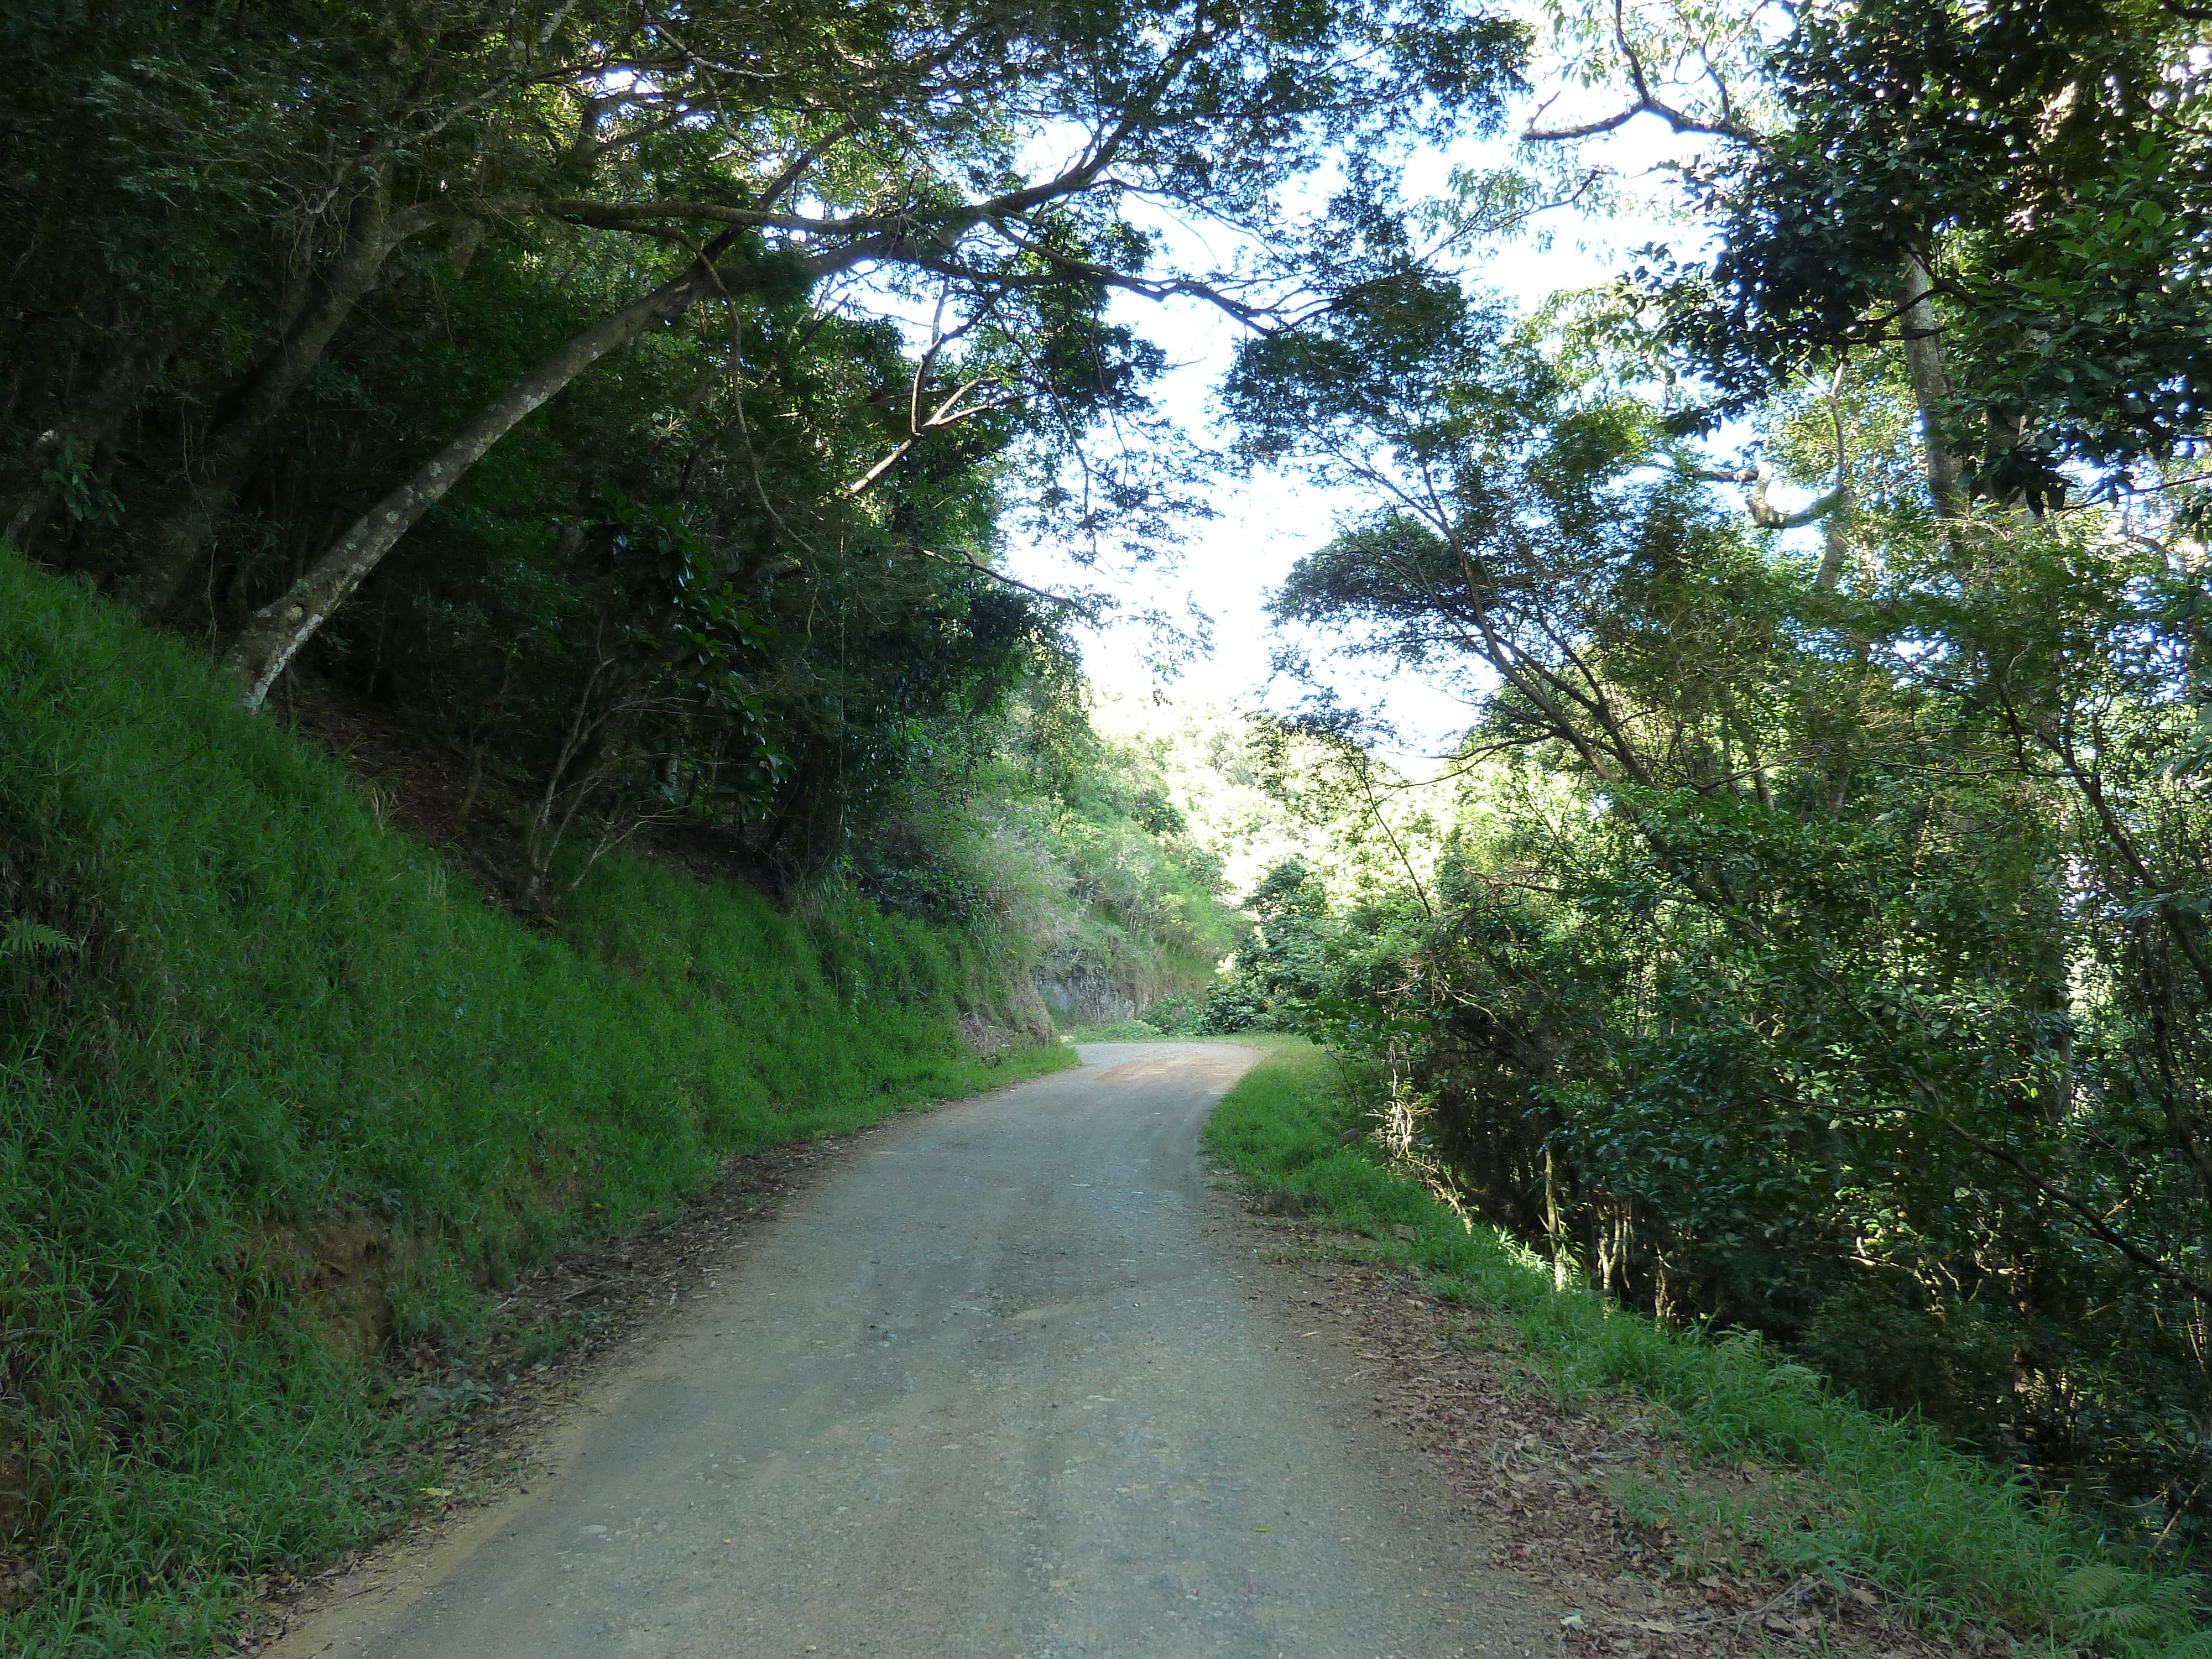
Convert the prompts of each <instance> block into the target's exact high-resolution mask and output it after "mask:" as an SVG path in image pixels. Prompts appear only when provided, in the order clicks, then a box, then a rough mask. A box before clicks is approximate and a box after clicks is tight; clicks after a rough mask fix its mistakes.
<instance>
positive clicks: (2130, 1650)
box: [1206, 1038, 2212, 1659]
mask: <svg viewBox="0 0 2212 1659" xmlns="http://www.w3.org/2000/svg"><path fill="white" fill-rule="evenodd" d="M1255 1046H1261V1047H1264V1048H1266V1049H1267V1058H1266V1059H1265V1060H1262V1061H1261V1064H1260V1065H1259V1066H1256V1067H1255V1069H1254V1070H1252V1071H1251V1072H1249V1073H1247V1074H1246V1075H1245V1077H1244V1078H1243V1080H1242V1081H1241V1082H1240V1083H1238V1084H1237V1086H1236V1087H1235V1088H1234V1089H1233V1090H1231V1091H1230V1093H1229V1094H1228V1095H1227V1096H1226V1097H1225V1098H1224V1099H1223V1101H1222V1103H1221V1104H1220V1106H1219V1107H1218V1109H1216V1111H1215V1113H1214V1116H1213V1119H1212V1123H1211V1125H1210V1126H1209V1127H1208V1129H1207V1131H1206V1139H1207V1143H1208V1145H1209V1146H1210V1147H1211V1148H1212V1151H1213V1152H1214V1153H1215V1154H1216V1155H1217V1156H1218V1157H1219V1158H1222V1159H1223V1160H1224V1161H1225V1162H1226V1163H1228V1164H1230V1165H1231V1166H1232V1167H1233V1168H1234V1169H1236V1170H1237V1172H1238V1173H1239V1174H1241V1175H1242V1176H1244V1178H1245V1179H1246V1180H1247V1181H1249V1182H1251V1183H1252V1184H1253V1185H1254V1186H1255V1187H1256V1188H1260V1189H1261V1190H1262V1191H1266V1192H1278V1193H1283V1194H1291V1195H1293V1196H1295V1197H1297V1198H1298V1199H1300V1200H1303V1201H1304V1204H1305V1206H1307V1207H1308V1208H1309V1209H1310V1211H1311V1212H1313V1213H1315V1214H1316V1215H1318V1216H1321V1217H1322V1218H1326V1219H1327V1220H1328V1222H1329V1223H1330V1224H1331V1225H1334V1226H1337V1227H1340V1228H1343V1229H1346V1230H1348V1231H1361V1232H1364V1233H1367V1234H1369V1235H1370V1236H1372V1237H1374V1238H1375V1239H1376V1243H1377V1248H1378V1249H1379V1250H1380V1251H1381V1252H1382V1253H1383V1254H1384V1255H1387V1256H1389V1257H1391V1258H1393V1259H1395V1260H1398V1261H1402V1262H1404V1263H1406V1264H1407V1266H1410V1267H1415V1268H1417V1269H1419V1271H1421V1272H1422V1273H1425V1274H1427V1275H1429V1276H1430V1277H1431V1280H1432V1282H1433V1286H1434V1290H1435V1291H1436V1293H1437V1295H1438V1296H1440V1297H1448V1298H1451V1299H1455V1300H1459V1301H1462V1302H1466V1303H1469V1304H1480V1305H1484V1306H1487V1307H1490V1308H1492V1309H1495V1310H1498V1312H1500V1313H1502V1314H1504V1316H1508V1317H1509V1318H1510V1320H1511V1321H1512V1322H1513V1323H1514V1324H1515V1325H1516V1327H1517V1328H1518V1329H1519V1332H1520V1334H1521V1336H1522V1340H1523V1341H1524V1342H1525V1344H1526V1349H1527V1352H1528V1358H1529V1359H1530V1361H1531V1362H1532V1364H1534V1365H1535V1366H1536V1367H1537V1368H1538V1369H1539V1370H1541V1373H1542V1374H1543V1375H1544V1376H1545V1377H1546V1378H1547V1380H1548V1382H1549V1383H1551V1385H1552V1386H1553V1387H1554V1388H1556V1389H1559V1391H1560V1392H1561V1393H1562V1394H1563V1395H1568V1396H1574V1395H1588V1394H1590V1393H1593V1392H1595V1391H1600V1390H1605V1389H1624V1388H1625V1389H1634V1390H1635V1391H1637V1392H1638V1393H1639V1394H1641V1395H1644V1397H1645V1398H1647V1399H1649V1400H1650V1401H1654V1402H1656V1403H1657V1404H1659V1405H1661V1406H1662V1407H1666V1408H1667V1409H1668V1413H1671V1418H1672V1422H1673V1425H1674V1429H1675V1431H1677V1432H1679V1434H1680V1436H1681V1437H1683V1438H1684V1439H1685V1440H1686V1442H1687V1443H1689V1444H1690V1445H1691V1446H1692V1448H1693V1449H1696V1450H1697V1451H1698V1452H1699V1453H1700V1454H1702V1455H1706V1456H1709V1457H1711V1458H1713V1459H1716V1460H1718V1461H1720V1462H1723V1463H1732V1462H1736V1461H1739V1460H1741V1459H1745V1458H1756V1459H1759V1461H1761V1462H1766V1463H1770V1464H1773V1465H1778V1466H1783V1467H1785V1468H1790V1469H1794V1470H1796V1471H1800V1472H1802V1476H1801V1478H1798V1479H1795V1480H1786V1481H1784V1482H1780V1483H1778V1486H1777V1493H1776V1497H1775V1498H1774V1499H1773V1500H1772V1501H1771V1502H1770V1503H1768V1504H1765V1505H1763V1506H1761V1507H1759V1508H1757V1509H1754V1510H1749V1511H1747V1512H1746V1513H1744V1514H1742V1515H1741V1516H1733V1517H1731V1520H1732V1522H1733V1523H1734V1524H1735V1525H1736V1526H1737V1527H1738V1528H1739V1530H1740V1531H1742V1532H1745V1533H1747V1534H1748V1535H1749V1537H1750V1538H1751V1540H1752V1541H1753V1542H1755V1543H1756V1544H1758V1545H1759V1547H1761V1548H1763V1549H1764V1550H1765V1553H1767V1555H1768V1556H1769V1557H1770V1558H1771V1559H1772V1560H1773V1561H1774V1562H1775V1563H1776V1564H1777V1565H1778V1566H1780V1567H1781V1568H1783V1569H1784V1570H1785V1571H1798V1572H1809V1573H1822V1574H1827V1575H1830V1576H1832V1577H1851V1578H1854V1579H1856V1580H1858V1581H1862V1582H1864V1583H1870V1584H1873V1585H1875V1586H1878V1587H1879V1588H1881V1589H1882V1590H1884V1591H1886V1592H1887V1594H1888V1595H1891V1596H1892V1597H1893V1598H1894V1599H1895V1600H1897V1601H1899V1602H1900V1603H1902V1604H1903V1605H1905V1606H1906V1607H1909V1608H1911V1609H1912V1610H1913V1611H1914V1612H1916V1613H1917V1614H1918V1615H1919V1616H1921V1617H1923V1618H1924V1619H1927V1620H1931V1621H1933V1622H1936V1623H1939V1624H1943V1623H1954V1622H1968V1621H1971V1622H1974V1623H2002V1625H2004V1626H2006V1627H2008V1629H2010V1630H2011V1631H2012V1632H2015V1634H2016V1635H2018V1636H2019V1637H2020V1638H2022V1640H2023V1641H2024V1642H2025V1643H2027V1644H2030V1645H2032V1646H2033V1647H2034V1648H2037V1649H2040V1650H2047V1651H2052V1652H2072V1651H2075V1650H2079V1649H2080V1648H2081V1647H2082V1646H2084V1645H2087V1646H2089V1647H2091V1648H2093V1650H2098V1651H2102V1652H2110V1653H2114V1654H2125V1655H2129V1656H2135V1655H2142V1656H2150V1655H2160V1656H2172V1659H2184V1656H2191V1659H2194V1656H2203V1655H2206V1654H2212V1633H2208V1632H2204V1631H2203V1629H2202V1628H2200V1626H2199V1625H2198V1622H2197V1609H2195V1608H2194V1607H2192V1601H2193V1598H2194V1597H2195V1596H2196V1595H2198V1594H2200V1593H2201V1586H2200V1585H2198V1584H2197V1583H2195V1582H2194V1581H2192V1580H2191V1579H2189V1578H2187V1577H2183V1576H2181V1575H2179V1574H2178V1573H2160V1571H2154V1570H2151V1569H2148V1568H2146V1567H2145V1566H2143V1565H2142V1564H2141V1563H2140V1562H2137V1561H2134V1560H2130V1559H2125V1558H2124V1557H2122V1556H2120V1555H2119V1554H2118V1553H2115V1552H2114V1551H2112V1550H2111V1549H2110V1548H2108V1547H2106V1544H2105V1543H2104V1542H2103V1541H2102V1540H2100V1537H2099V1536H2098V1534H2097V1531H2096V1528H2095V1527H2094V1525H2093V1522H2092V1521H2091V1520H2090V1519H2088V1518H2087V1517H2082V1516H2073V1515H2069V1514H2066V1513H2063V1512H2053V1511H2051V1510H2048V1509H2045V1508H2042V1507H2037V1506H2033V1505H2031V1504H2029V1503H2028V1502H2027V1495H2026V1493H2025V1492H2023V1491H2022V1490H2021V1487H2020V1486H2018V1485H2017V1484H2016V1483H2015V1482H2012V1481H2009V1480H2007V1479H2006V1478H2005V1477H2004V1476H2003V1475H2002V1474H2001V1473H1999V1472H1998V1471H1996V1470H1995V1469H1993V1468H1990V1466H1989V1465H1988V1464H1986V1463H1984V1462H1981V1461H1979V1460H1978V1459H1975V1458H1973V1457H1971V1456H1968V1455H1964V1454H1961V1453H1960V1452H1957V1451H1954V1450H1953V1449H1950V1448H1948V1447H1946V1446H1944V1445H1942V1443H1939V1442H1938V1441H1936V1439H1935V1438H1934V1437H1932V1436H1931V1435H1929V1433H1927V1432H1926V1431H1924V1430H1923V1429H1921V1428H1919V1427H1917V1426H1916V1425H1911V1424H1908V1423H1902V1422H1899V1421H1897V1420H1894V1419H1890V1418H1887V1417H1884V1416H1881V1415H1877V1414H1875V1413H1869V1412H1866V1411H1863V1410H1862V1409H1860V1408H1859V1407H1857V1406H1855V1405H1853V1404H1851V1403H1850V1401H1847V1400H1844V1399H1843V1398H1841V1397H1839V1396H1838V1395H1836V1394H1834V1393H1832V1392H1831V1391H1830V1390H1828V1389H1826V1387H1824V1386H1823V1384H1822V1383H1821V1382H1820V1379H1819V1378H1818V1377H1816V1376H1814V1374H1813V1373H1812V1372H1810V1371H1808V1370H1806V1369H1805V1368H1803V1367H1802V1366H1800V1365H1795V1364H1789V1363H1787V1362H1786V1361H1785V1360H1784V1359H1782V1358H1779V1357H1778V1356H1777V1355H1776V1354H1775V1353H1773V1352H1771V1351H1770V1350H1768V1349H1766V1348H1765V1347H1763V1346H1761V1345H1760V1344H1759V1342H1757V1341H1756V1340H1742V1339H1735V1338H1722V1339H1720V1340H1711V1339H1709V1338H1707V1337H1706V1336H1705V1335H1704V1334H1701V1333H1699V1332H1697V1331H1687V1330H1680V1329H1675V1328H1668V1327H1664V1326H1661V1325H1658V1324H1656V1323H1655V1322H1652V1321H1651V1320H1650V1319H1647V1318H1644V1317H1642V1316H1638V1315H1635V1314H1632V1313H1626V1312H1624V1311H1622V1310H1620V1309H1619V1308H1618V1307H1615V1306H1613V1305H1612V1304H1608V1303H1607V1302H1606V1301H1604V1300H1603V1299H1602V1298H1601V1297H1598V1296H1596V1295H1595V1294H1594V1293H1592V1292H1590V1291H1588V1290H1586V1289H1583V1288H1582V1287H1580V1286H1578V1285H1569V1286H1568V1287H1567V1288H1566V1289H1565V1290H1564V1291H1563V1290H1559V1289H1557V1288H1555V1285H1554V1282H1553V1273H1552V1268H1551V1267H1550V1265H1549V1264H1548V1263H1547V1262H1542V1261H1538V1260H1536V1259H1535V1258H1534V1256H1532V1255H1530V1253H1529V1252H1528V1251H1527V1250H1526V1249H1523V1248H1522V1247H1521V1246H1520V1245H1519V1244H1518V1243H1516V1242H1515V1241H1514V1240H1512V1239H1510V1237H1504V1236H1502V1235H1500V1234H1499V1233H1498V1232H1497V1231H1495V1230H1494V1229H1491V1228H1486V1227H1482V1226H1480V1225H1477V1226H1474V1227H1473V1228H1470V1227H1469V1226H1468V1225H1467V1224H1466V1223H1464V1222H1463V1221H1462V1220H1461V1218H1459V1217H1458V1215H1456V1214H1455V1212H1453V1211H1452V1210H1451V1208H1450V1207H1449V1206H1447V1205H1445V1204H1443V1202H1441V1201H1440V1200H1437V1198H1435V1197H1434V1196H1432V1195H1431V1193H1430V1192H1429V1191H1428V1189H1427V1188H1426V1187H1425V1185H1424V1184H1423V1183H1422V1182H1421V1181H1420V1180H1419V1178H1418V1177H1417V1176H1413V1175H1412V1174H1409V1173H1406V1172H1402V1171H1399V1170H1393V1169H1391V1168H1389V1167H1388V1166H1387V1165H1386V1164H1385V1162H1384V1161H1383V1159H1382V1158H1381V1157H1380V1155H1379V1154H1378V1153H1377V1152H1376V1150H1375V1149H1374V1148H1373V1147H1372V1146H1371V1145H1370V1144H1369V1143H1368V1142H1367V1140H1366V1139H1364V1137H1359V1136H1357V1135H1355V1136H1354V1138H1353V1139H1351V1140H1349V1141H1347V1139H1346V1136H1347V1134H1352V1133H1353V1132H1355V1131H1357V1130H1358V1129H1360V1128H1362V1127H1367V1126H1366V1125H1365V1121H1364V1120H1365V1109H1364V1105H1363V1104H1362V1103H1361V1101H1360V1099H1359V1097H1358V1091H1357V1090H1356V1089H1353V1088H1352V1087H1348V1086H1346V1082H1345V1079H1344V1078H1343V1076H1342V1074H1341V1073H1340V1068H1339V1066H1337V1064H1336V1062H1335V1061H1334V1060H1332V1059H1331V1058H1330V1057H1329V1056H1328V1054H1324V1053H1322V1051H1320V1050H1318V1049H1316V1048H1313V1047H1311V1046H1310V1045H1309V1044H1306V1043H1303V1042H1297V1041H1295V1040H1290V1041H1285V1040H1284V1039H1279V1038H1278V1039H1263V1040H1261V1043H1259V1044H1257V1045H1255ZM1407 1229H1410V1230H1411V1232H1412V1237H1411V1239H1410V1240H1408V1239H1407V1238H1406V1237H1404V1235H1403V1231H1401V1230H1407ZM1667 1501H1668V1499H1667V1495H1666V1494H1664V1493H1661V1492H1649V1491H1647V1492H1643V1493H1641V1494H1638V1502H1639V1503H1640V1504H1644V1505H1645V1506H1650V1505H1653V1504H1664V1503H1666V1502H1667Z"/></svg>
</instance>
